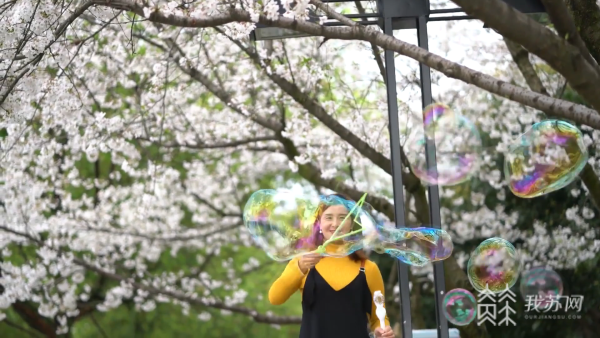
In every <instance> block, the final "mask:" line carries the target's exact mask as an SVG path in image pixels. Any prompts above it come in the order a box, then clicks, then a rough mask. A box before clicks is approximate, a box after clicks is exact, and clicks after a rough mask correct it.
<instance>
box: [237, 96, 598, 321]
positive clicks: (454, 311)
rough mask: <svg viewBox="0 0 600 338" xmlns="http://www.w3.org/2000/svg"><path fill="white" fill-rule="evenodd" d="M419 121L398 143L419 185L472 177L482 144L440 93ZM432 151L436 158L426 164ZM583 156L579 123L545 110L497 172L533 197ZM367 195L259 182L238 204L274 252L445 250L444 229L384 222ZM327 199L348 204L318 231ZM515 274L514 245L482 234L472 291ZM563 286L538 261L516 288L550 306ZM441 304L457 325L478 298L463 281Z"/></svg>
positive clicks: (512, 280)
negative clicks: (310, 192)
mask: <svg viewBox="0 0 600 338" xmlns="http://www.w3.org/2000/svg"><path fill="white" fill-rule="evenodd" d="M423 121H424V128H423V129H420V128H417V129H415V130H413V132H411V134H410V135H409V137H408V138H407V140H406V143H405V146H404V149H405V151H406V156H407V159H408V160H409V163H410V167H411V170H412V172H413V173H414V174H415V175H416V176H417V177H418V178H419V179H420V180H421V181H422V183H423V184H425V185H442V186H452V185H456V184H460V183H462V182H465V181H467V180H468V179H470V178H471V177H472V176H473V175H474V174H475V172H476V171H477V170H478V169H479V166H480V160H481V152H482V141H481V137H480V135H479V132H478V131H477V128H476V126H475V125H474V124H473V123H472V122H471V121H470V120H469V119H467V118H466V117H464V116H462V115H461V114H459V113H457V112H455V111H453V110H452V109H450V108H449V107H448V106H446V105H443V104H438V103H435V104H432V105H430V106H428V107H426V108H425V110H424V112H423ZM433 146H435V147H433ZM433 149H435V152H434V151H433ZM432 161H435V163H436V165H435V166H431V165H429V164H430V163H432ZM587 161H588V153H587V150H586V147H585V144H584V143H583V135H582V133H581V131H580V130H579V129H577V128H576V127H575V126H573V125H571V124H569V123H567V122H564V121H559V120H545V121H542V122H539V123H536V124H534V125H533V126H532V127H531V128H530V129H528V130H527V131H526V132H525V133H524V134H523V135H521V136H520V137H518V138H517V139H516V140H515V141H514V142H513V143H512V144H511V145H510V146H509V148H508V152H507V154H506V156H505V161H504V173H505V177H506V179H507V181H508V186H509V189H510V190H511V191H512V192H513V193H514V194H515V195H516V196H518V197H521V198H533V197H537V196H541V195H544V194H547V193H550V192H552V191H556V190H559V189H562V188H564V187H565V186H567V185H568V184H570V183H571V182H572V181H573V180H574V179H575V178H576V177H577V176H578V175H579V173H580V172H581V170H582V169H583V168H584V166H585V164H586V162H587ZM365 197H366V194H365V195H364V196H363V198H361V199H360V200H359V201H358V202H354V201H349V200H347V199H345V198H343V197H341V196H339V195H329V196H319V197H307V196H300V197H299V196H294V195H292V194H291V193H288V192H285V191H277V190H259V191H257V192H255V193H254V194H253V195H252V196H251V197H250V199H249V200H248V202H247V204H246V207H245V208H244V214H243V216H244V224H245V225H246V227H247V229H248V230H249V232H250V234H251V235H252V237H253V239H254V241H255V242H256V243H257V244H258V245H259V246H260V247H261V248H262V249H263V250H264V251H265V252H266V253H267V255H268V256H269V257H271V258H272V259H274V260H277V261H286V260H290V259H292V258H294V257H298V256H302V255H305V254H309V253H318V254H321V255H322V256H333V257H342V256H347V255H350V254H352V253H353V252H355V251H357V250H362V249H367V250H373V251H375V252H377V253H381V254H388V255H390V256H392V257H394V258H396V259H398V260H400V261H402V262H404V263H406V264H410V265H414V266H424V265H426V264H428V263H430V262H435V261H440V260H443V259H446V258H448V257H449V256H450V254H451V253H452V250H453V244H452V239H451V238H450V235H448V233H447V232H445V231H443V230H440V229H434V228H423V227H420V228H402V229H397V228H394V227H390V226H384V225H383V224H381V223H378V222H377V221H376V220H375V219H374V218H373V216H372V215H371V211H372V210H371V208H370V206H369V205H368V204H366V203H364V199H365ZM334 205H342V206H344V208H345V209H346V210H347V211H348V213H347V216H345V218H344V219H343V220H338V222H339V225H338V226H337V228H336V230H335V232H334V233H333V235H331V236H330V238H328V239H325V238H324V236H323V234H322V233H321V231H320V230H321V227H320V222H321V220H320V217H321V215H322V213H323V212H324V210H326V209H327V208H329V207H331V206H334ZM520 274H521V262H520V259H519V257H518V254H517V250H516V249H515V247H514V246H513V245H512V244H511V243H510V242H508V241H507V240H505V239H502V238H497V237H494V238H489V239H486V240H485V241H483V242H482V243H481V244H480V245H479V246H478V247H477V248H476V249H475V250H474V251H473V252H472V254H471V256H470V258H469V261H468V264H467V276H468V279H469V281H470V283H471V285H472V286H473V288H474V289H475V290H476V291H478V292H491V293H501V292H503V291H505V290H507V289H510V288H512V287H513V286H514V285H515V284H516V282H517V280H518V278H519V275H520ZM562 292H563V284H562V280H561V278H560V276H559V275H558V274H557V273H556V272H555V271H553V270H552V269H548V268H545V267H536V268H533V269H530V270H528V271H526V272H524V273H523V274H522V276H521V284H520V293H521V295H522V297H523V298H524V299H525V300H527V301H531V298H533V301H534V303H535V304H534V306H536V308H538V309H544V308H547V307H548V306H550V305H551V304H552V303H553V302H552V301H553V300H554V299H556V297H557V296H561V295H562ZM443 305H444V313H445V316H446V318H447V319H448V321H450V322H451V323H453V324H455V325H459V326H460V325H468V324H469V323H471V322H472V321H473V319H474V318H475V316H476V314H477V301H476V298H475V296H473V294H472V293H471V292H469V291H468V290H465V289H454V290H451V291H450V292H448V293H447V294H446V295H445V297H444V300H443Z"/></svg>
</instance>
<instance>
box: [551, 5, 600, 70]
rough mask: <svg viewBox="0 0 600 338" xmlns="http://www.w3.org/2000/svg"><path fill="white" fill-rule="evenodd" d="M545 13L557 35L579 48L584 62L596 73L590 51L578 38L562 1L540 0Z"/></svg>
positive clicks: (595, 65) (594, 62) (573, 22)
mask: <svg viewBox="0 0 600 338" xmlns="http://www.w3.org/2000/svg"><path fill="white" fill-rule="evenodd" d="M542 3H544V7H546V12H547V13H548V16H549V17H550V20H552V23H553V24H554V28H556V31H557V32H558V34H559V35H560V36H561V37H563V38H564V39H565V40H567V41H569V43H570V44H572V45H573V46H575V47H577V48H579V51H580V52H581V54H582V55H583V57H584V58H585V60H586V61H587V62H588V63H589V64H590V65H592V66H594V67H595V68H596V71H598V64H597V63H596V60H594V58H593V57H592V56H591V55H590V51H589V50H588V49H587V47H586V45H585V42H583V40H582V39H581V36H579V32H578V31H577V27H576V26H575V21H573V17H572V16H571V12H569V9H568V8H567V5H566V4H565V1H564V0H542Z"/></svg>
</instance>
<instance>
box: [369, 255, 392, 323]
mask: <svg viewBox="0 0 600 338" xmlns="http://www.w3.org/2000/svg"><path fill="white" fill-rule="evenodd" d="M365 275H366V276H367V284H368V285H369V290H370V291H371V315H370V316H369V324H370V327H371V331H375V329H376V328H378V327H379V326H380V324H379V318H377V315H376V311H377V306H376V305H375V303H374V302H373V294H374V293H375V291H381V294H382V295H383V296H384V297H385V288H384V285H383V277H381V271H379V267H378V266H377V264H375V263H373V262H371V261H369V260H368V261H366V262H365ZM384 307H385V304H384ZM385 325H386V326H390V320H389V319H388V316H387V314H386V315H385Z"/></svg>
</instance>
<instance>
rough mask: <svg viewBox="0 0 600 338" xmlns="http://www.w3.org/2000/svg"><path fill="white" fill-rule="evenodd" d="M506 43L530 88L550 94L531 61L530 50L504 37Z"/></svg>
mask: <svg viewBox="0 0 600 338" xmlns="http://www.w3.org/2000/svg"><path fill="white" fill-rule="evenodd" d="M504 43H506V47H507V48H508V51H509V52H510V55H512V58H513V61H514V62H515V63H516V64H517V67H518V68H519V70H520V71H521V74H523V77H524V78H525V82H527V85H528V86H529V88H531V90H533V91H536V92H538V93H541V94H544V95H547V96H550V95H549V94H548V91H547V90H546V87H544V84H543V83H542V80H540V77H539V76H538V75H537V72H536V71H535V68H533V65H532V64H531V62H530V61H529V52H528V51H527V50H526V49H525V48H523V47H521V45H519V44H518V43H514V42H512V41H510V40H509V39H507V38H504Z"/></svg>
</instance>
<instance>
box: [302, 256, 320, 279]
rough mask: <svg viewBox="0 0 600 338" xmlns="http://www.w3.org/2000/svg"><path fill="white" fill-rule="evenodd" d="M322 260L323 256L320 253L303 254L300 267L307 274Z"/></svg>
mask: <svg viewBox="0 0 600 338" xmlns="http://www.w3.org/2000/svg"><path fill="white" fill-rule="evenodd" d="M320 260H321V256H320V255H319V254H309V255H304V256H301V257H300V259H299V260H298V267H299V268H300V271H302V273H303V274H305V275H306V273H307V272H308V270H310V269H312V268H313V267H314V266H315V265H317V263H319V261H320Z"/></svg>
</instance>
